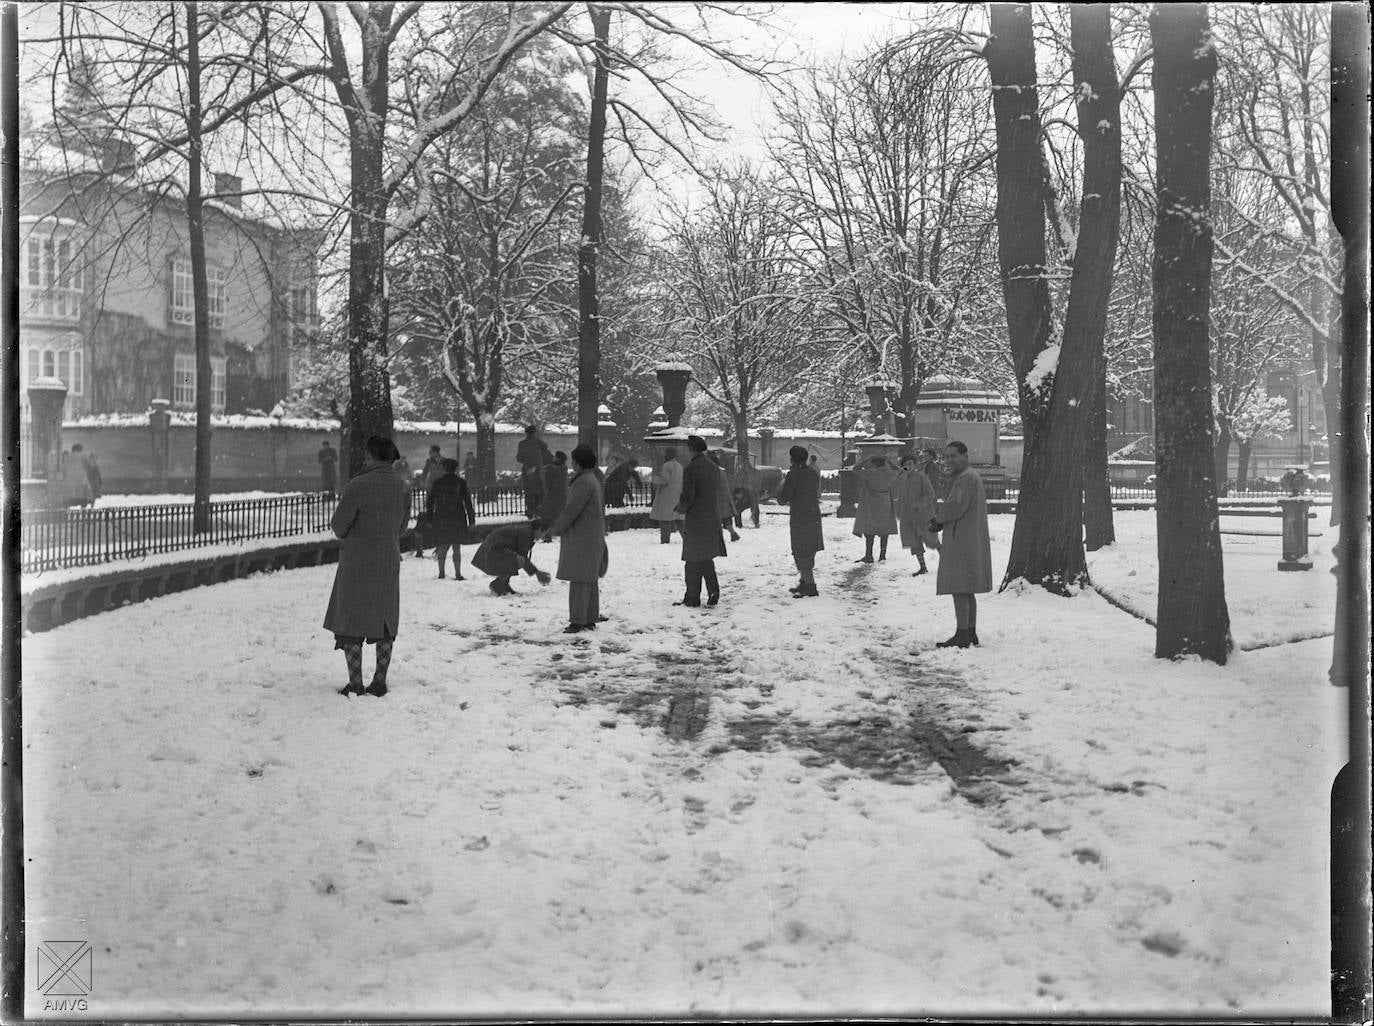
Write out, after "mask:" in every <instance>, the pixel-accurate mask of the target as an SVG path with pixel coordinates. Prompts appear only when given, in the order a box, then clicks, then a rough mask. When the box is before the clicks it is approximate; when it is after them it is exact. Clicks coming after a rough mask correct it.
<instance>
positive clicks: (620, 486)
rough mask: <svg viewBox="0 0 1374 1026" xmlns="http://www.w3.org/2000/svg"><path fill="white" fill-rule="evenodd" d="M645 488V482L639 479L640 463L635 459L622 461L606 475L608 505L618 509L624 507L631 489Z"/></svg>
mask: <svg viewBox="0 0 1374 1026" xmlns="http://www.w3.org/2000/svg"><path fill="white" fill-rule="evenodd" d="M643 487H644V482H643V481H642V480H640V477H639V461H638V460H636V459H633V458H632V459H627V460H622V461H621V462H619V463H617V464H616V465H615V466H614V467H612V468H611V469H610V471H608V472H607V474H606V483H605V489H606V505H607V506H615V507H617V508H619V507H621V506H624V505H625V499H626V497H627V496H628V495H629V494H630V491H631V489H633V488H643Z"/></svg>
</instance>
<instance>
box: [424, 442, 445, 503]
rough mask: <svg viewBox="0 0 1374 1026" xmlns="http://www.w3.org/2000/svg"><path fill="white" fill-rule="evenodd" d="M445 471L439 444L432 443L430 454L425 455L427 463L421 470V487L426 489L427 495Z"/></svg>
mask: <svg viewBox="0 0 1374 1026" xmlns="http://www.w3.org/2000/svg"><path fill="white" fill-rule="evenodd" d="M443 473H444V457H443V456H442V455H440V453H439V447H438V446H437V445H431V446H430V447H429V455H428V456H426V457H425V465H424V467H423V468H421V470H420V487H422V488H423V489H424V490H425V494H426V495H428V494H429V489H430V486H431V485H432V484H434V482H435V481H437V480H439V478H440V477H441V476H442V475H443Z"/></svg>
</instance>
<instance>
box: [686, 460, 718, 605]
mask: <svg viewBox="0 0 1374 1026" xmlns="http://www.w3.org/2000/svg"><path fill="white" fill-rule="evenodd" d="M687 448H688V449H690V450H691V452H692V461H691V462H690V463H688V464H687V469H686V470H684V471H683V472H682V497H681V498H680V499H679V500H678V504H677V511H678V513H680V514H681V515H682V518H683V522H682V562H683V571H684V575H685V577H686V579H687V590H686V592H685V593H684V594H683V596H682V601H681V602H674V603H673V605H676V606H699V605H701V585H702V582H703V581H704V582H705V584H706V604H707V605H708V606H714V605H715V604H716V603H718V602H719V601H720V581H719V580H717V578H716V563H715V560H716V557H717V556H723V555H725V539H724V538H723V537H722V536H721V533H720V500H719V498H718V497H717V494H716V493H717V492H718V490H719V489H720V487H721V484H720V468H719V467H717V466H716V465H715V464H714V463H712V462H711V461H710V460H709V459H707V458H706V439H704V438H702V437H701V436H700V435H690V436H689V437H688V438H687Z"/></svg>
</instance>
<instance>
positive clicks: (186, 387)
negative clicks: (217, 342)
mask: <svg viewBox="0 0 1374 1026" xmlns="http://www.w3.org/2000/svg"><path fill="white" fill-rule="evenodd" d="M224 395H225V360H224V357H222V356H212V357H210V409H211V410H212V411H213V412H215V413H223V412H224ZM172 405H173V406H182V407H194V406H195V405H196V357H195V354H194V353H177V354H176V356H175V357H174V358H173V365H172Z"/></svg>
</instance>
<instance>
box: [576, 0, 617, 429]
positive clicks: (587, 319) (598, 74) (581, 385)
mask: <svg viewBox="0 0 1374 1026" xmlns="http://www.w3.org/2000/svg"><path fill="white" fill-rule="evenodd" d="M587 14H588V16H589V17H590V18H591V21H592V36H593V38H594V39H595V42H594V43H593V45H592V52H593V54H594V57H595V65H594V68H593V71H592V109H591V119H590V122H589V124H588V128H587V181H586V183H585V184H584V185H583V189H582V239H581V242H580V244H579V245H578V248H577V312H578V321H577V440H578V442H579V443H581V444H583V445H590V446H591V447H592V448H593V449H596V448H597V437H596V435H597V422H598V421H599V420H600V419H601V418H600V417H598V416H597V412H596V411H597V408H598V407H599V406H600V405H601V313H600V300H599V297H598V296H597V288H596V259H597V253H598V250H599V249H600V246H601V193H602V185H603V180H604V177H605V176H604V169H605V150H606V104H607V93H608V89H609V81H610V45H609V44H610V32H611V12H610V10H609V9H608V8H604V7H598V6H597V5H595V4H588V5H587Z"/></svg>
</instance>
